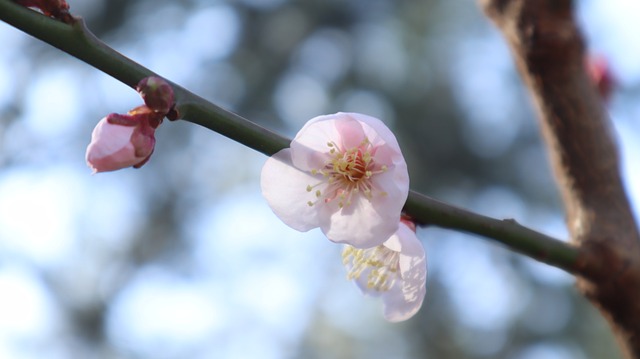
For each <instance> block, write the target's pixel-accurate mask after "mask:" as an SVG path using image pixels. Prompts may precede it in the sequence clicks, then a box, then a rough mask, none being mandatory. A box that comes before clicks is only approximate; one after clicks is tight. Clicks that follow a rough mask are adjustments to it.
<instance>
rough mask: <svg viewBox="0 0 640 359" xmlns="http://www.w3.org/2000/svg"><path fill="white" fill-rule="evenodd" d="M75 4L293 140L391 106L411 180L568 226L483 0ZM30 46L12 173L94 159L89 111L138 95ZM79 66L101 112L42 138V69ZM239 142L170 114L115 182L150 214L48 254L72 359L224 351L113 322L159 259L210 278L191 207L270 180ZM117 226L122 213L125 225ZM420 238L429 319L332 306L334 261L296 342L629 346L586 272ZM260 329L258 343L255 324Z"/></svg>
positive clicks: (302, 352) (73, 78)
mask: <svg viewBox="0 0 640 359" xmlns="http://www.w3.org/2000/svg"><path fill="white" fill-rule="evenodd" d="M69 2H70V5H71V11H72V13H74V14H77V15H81V16H83V17H85V19H86V22H87V24H88V26H89V28H91V29H92V30H93V31H95V33H96V34H97V35H98V36H99V37H101V38H102V39H104V40H105V41H106V42H107V43H109V44H110V45H111V46H114V47H115V48H116V49H118V50H119V51H121V52H123V53H124V54H125V55H127V56H130V57H132V58H133V59H134V60H136V61H139V62H140V63H142V64H143V65H145V66H149V67H150V68H151V69H152V70H154V71H158V72H159V73H160V74H162V75H164V76H167V77H168V78H170V79H172V80H174V81H176V82H178V83H180V84H182V85H184V86H185V87H187V88H189V89H191V90H192V91H194V92H196V93H199V94H201V95H202V96H204V97H205V98H208V99H210V100H211V101H213V102H215V103H217V104H220V105H222V106H224V107H226V108H228V109H230V110H232V111H234V112H237V113H239V114H241V115H243V116H244V117H247V118H249V119H251V120H253V121H256V122H258V123H260V124H262V125H263V126H266V127H269V128H272V129H274V130H277V131H281V132H283V133H286V134H288V135H290V136H291V135H293V134H294V133H295V132H296V131H297V129H298V128H300V126H301V125H302V124H303V123H304V122H305V121H306V120H307V119H309V118H311V117H314V116H316V115H318V114H325V113H332V112H336V111H357V112H363V113H367V114H370V115H373V116H377V117H379V118H382V119H384V120H385V121H386V122H387V123H389V124H390V125H391V126H392V127H393V128H394V130H395V132H396V134H397V136H398V138H399V142H400V144H401V147H402V149H403V151H404V153H405V156H406V158H407V160H408V162H409V168H410V174H411V179H412V188H414V189H416V190H419V191H421V192H423V193H426V194H428V195H431V196H433V197H436V198H439V199H443V200H446V201H449V202H451V203H454V204H456V205H459V206H463V207H467V208H470V209H473V210H477V211H480V212H482V213H485V214H489V215H493V216H499V217H514V218H516V219H517V220H518V221H520V222H522V223H524V224H526V225H529V226H532V227H534V228H538V229H540V230H542V231H546V232H549V233H551V234H554V235H558V236H561V237H562V236H565V237H566V234H565V232H564V230H563V229H562V228H563V227H562V212H561V203H560V201H559V199H558V194H557V191H556V189H555V185H554V183H553V180H552V178H551V175H550V170H549V166H548V163H547V160H546V155H545V152H544V149H543V148H542V146H541V143H540V139H539V135H538V129H537V125H536V123H535V119H534V117H533V115H532V110H531V106H530V105H529V102H528V99H527V95H526V93H525V92H524V89H523V87H522V85H521V83H520V80H519V78H518V76H517V73H516V72H515V70H514V67H513V65H512V64H511V62H510V57H509V54H508V50H507V49H506V48H505V45H504V44H503V42H502V40H501V38H500V35H499V34H498V33H497V31H495V30H494V29H493V28H492V27H491V24H490V23H489V22H488V21H487V20H486V19H484V18H483V16H482V14H480V12H479V10H478V9H477V7H476V6H475V4H473V3H471V2H468V1H463V0H455V1H454V0H440V1H437V0H422V1H408V0H402V1H393V0H353V1H348V2H346V1H338V0H313V1H311V0H310V1H302V0H300V1H295V0H291V1H287V0H236V1H231V0H229V1H227V2H224V1H216V2H210V1H196V0H190V1H166V0H161V1H148V0H141V1H124V0H112V1H104V0H102V1H73V0H71V1H69ZM3 31H7V30H3ZM187 36H191V38H188V37H187ZM14 45H15V46H16V48H21V52H20V53H15V54H14V55H12V57H11V58H12V60H13V61H14V62H13V63H14V64H15V65H14V67H13V68H12V69H11V71H10V73H8V75H9V76H10V78H11V83H13V84H14V86H13V88H12V92H11V98H10V100H8V101H5V102H4V103H2V107H0V121H1V122H0V143H2V144H3V145H0V147H1V148H2V151H1V152H2V153H1V154H0V165H1V166H2V168H3V170H4V171H10V170H11V169H12V168H16V167H23V166H34V167H36V168H38V167H43V168H50V167H52V166H53V167H55V166H56V165H57V163H60V162H63V163H67V164H68V162H69V161H71V162H73V163H74V166H75V165H77V164H78V163H80V165H82V163H81V162H82V160H81V159H80V157H79V156H78V155H77V154H79V153H83V151H84V146H85V145H86V144H87V143H88V134H89V133H90V131H91V126H93V125H94V122H93V121H91V120H87V119H92V118H93V119H96V122H97V119H99V118H100V117H102V116H103V115H105V114H106V113H109V112H124V111H126V110H127V109H128V108H129V107H133V106H134V105H135V104H136V101H137V100H136V99H135V96H134V95H131V93H132V92H131V91H130V90H129V89H127V88H126V87H125V86H121V87H119V88H118V86H119V85H117V84H114V83H112V80H110V79H107V78H106V75H102V74H99V73H97V71H96V70H94V69H91V68H90V67H88V66H85V65H83V64H81V63H79V62H78V61H76V60H72V59H69V58H68V56H67V55H65V54H63V53H59V52H58V51H57V50H55V49H52V48H50V47H48V46H47V45H44V44H40V43H38V42H36V41H32V40H24V42H23V43H18V44H14ZM4 48H5V51H11V48H10V46H9V45H5V46H4ZM60 67H63V68H65V69H72V70H71V71H66V72H65V74H66V75H65V76H67V77H64V76H63V77H62V78H61V81H65V82H68V85H69V86H72V87H73V88H75V91H77V93H78V94H79V95H78V98H79V99H80V101H81V107H80V108H78V109H77V111H78V113H77V114H76V116H77V117H79V118H82V119H83V120H82V121H81V122H79V125H77V126H76V125H74V126H67V127H66V132H63V131H62V130H61V131H59V133H58V136H57V137H54V139H51V138H49V139H47V140H46V142H44V143H43V142H42V141H43V137H42V136H39V135H38V134H37V133H35V134H34V133H33V131H30V127H28V126H25V125H20V122H21V121H23V119H22V118H23V116H24V115H25V113H28V111H29V108H28V107H29V106H36V105H38V104H34V103H32V102H29V101H27V100H26V98H27V97H28V96H29V95H28V94H29V91H32V88H33V86H35V85H34V84H36V83H37V82H38V78H39V76H42V75H43V74H46V73H47V72H48V71H52V70H51V69H52V68H60ZM106 84H108V85H106ZM106 89H117V90H116V91H115V92H111V91H107V90H106ZM123 103H124V105H123ZM114 104H117V107H116V106H114ZM129 105H130V106H129ZM58 106H65V105H64V104H59V105H58ZM127 106H129V107H127ZM63 128H65V127H63ZM239 147H240V146H239V145H235V144H233V143H229V141H227V140H226V139H223V138H222V137H221V136H219V135H217V134H213V133H210V132H207V131H205V130H204V129H201V128H196V127H195V126H192V125H190V124H187V123H181V122H177V123H165V124H163V126H162V127H161V128H160V130H159V138H158V147H157V149H156V153H155V154H154V157H153V158H152V160H151V162H150V163H149V164H147V165H146V166H145V167H144V168H143V169H142V170H139V171H130V172H129V173H125V174H123V175H106V176H105V177H104V178H100V179H97V180H99V181H115V183H116V185H117V186H121V187H128V188H129V189H130V190H131V193H135V198H133V199H131V200H132V201H133V202H135V203H136V205H135V206H136V207H135V208H134V209H133V210H131V211H133V212H135V213H138V214H137V215H136V216H134V218H136V221H135V223H128V224H126V225H125V228H124V229H123V230H122V233H121V235H120V236H121V237H123V238H121V240H118V241H116V242H113V243H112V242H110V241H108V240H105V239H104V238H102V237H101V234H100V233H99V232H96V230H95V228H94V227H92V226H90V225H83V223H82V221H83V220H82V219H80V220H78V221H77V222H74V223H76V226H77V228H76V229H75V230H76V232H77V233H78V236H79V237H80V238H81V243H83V244H82V246H81V249H80V250H78V251H77V252H75V254H74V255H73V256H72V257H71V259H70V260H69V261H67V262H65V263H62V264H58V265H56V266H53V267H44V268H37V266H36V265H35V264H34V267H36V268H35V270H36V271H37V272H38V273H40V274H39V275H40V276H41V277H42V278H43V280H44V281H45V282H46V283H47V286H48V288H49V290H50V293H51V295H52V297H53V298H55V299H54V302H55V303H56V306H57V307H58V308H59V310H61V311H62V313H63V317H64V318H65V319H64V321H65V323H66V326H65V328H66V331H65V332H64V334H63V335H61V336H59V339H56V340H60V341H62V342H64V343H65V344H64V347H65V348H67V349H65V350H62V353H63V354H60V355H59V356H60V357H65V355H67V354H68V355H70V356H68V357H71V356H72V357H87V358H88V357H105V358H106V357H132V358H133V357H145V356H148V357H155V358H162V357H167V358H169V357H175V358H178V357H217V355H216V353H217V352H216V348H209V345H208V344H207V343H206V342H207V340H210V339H211V338H204V339H202V342H201V343H197V345H195V346H196V347H199V348H205V349H199V351H196V352H190V351H189V350H191V349H184V350H180V349H178V350H177V351H176V352H152V353H149V352H145V351H144V350H141V351H138V350H137V349H136V343H127V344H125V345H123V344H122V343H121V342H117V341H115V339H114V336H113V335H110V334H108V333H109V329H108V327H109V319H108V318H107V316H108V315H109V314H108V312H109V309H110V308H113V306H114V301H115V300H116V299H117V298H118V296H119V295H120V294H121V292H122V291H124V290H125V289H126V288H127V286H128V284H129V283H130V282H131V281H132V280H134V278H136V275H138V274H139V273H140V272H141V271H142V270H143V268H149V266H153V267H160V268H165V269H166V270H168V271H171V272H173V273H175V274H176V275H177V276H181V277H184V278H191V277H198V276H202V275H203V274H202V272H200V271H199V267H198V265H196V264H194V256H197V253H196V254H194V251H196V249H197V248H195V247H194V244H193V241H192V240H191V237H193V235H192V234H191V233H192V232H191V231H192V228H189V225H190V223H192V222H193V221H191V220H190V218H194V217H198V216H199V215H200V214H201V211H202V210H203V209H204V208H207V206H208V205H209V204H210V203H215V202H216V201H219V200H221V198H224V197H225V196H227V195H228V194H229V193H234V191H240V192H246V191H255V192H256V193H257V191H258V188H259V187H258V186H257V185H256V176H257V175H258V170H259V167H260V165H261V161H262V159H261V158H260V157H259V156H258V155H256V154H253V153H251V152H250V151H245V150H243V149H241V148H239ZM221 148H223V149H225V150H223V151H222V152H224V153H220V149H221ZM225 151H226V152H225ZM69 158H72V159H69ZM65 161H67V162H65ZM109 176H111V177H109ZM114 176H121V177H114ZM247 184H249V186H248V187H247ZM116 185H112V186H115V187H117V186H116ZM69 190H72V188H70V189H69ZM116 191H117V190H116ZM232 196H233V195H232ZM103 197H104V198H103V199H106V198H109V196H108V195H106V196H103ZM116 197H117V196H116ZM115 203H116V204H114V206H118V203H119V202H115ZM94 205H95V206H100V204H99V203H98V204H94ZM127 206H130V205H127ZM140 213H141V214H140ZM247 215H251V214H247ZM114 218H115V217H114ZM98 220H101V221H103V222H104V223H105V224H104V225H105V226H118V225H121V224H118V223H111V221H112V218H109V217H103V218H99V219H94V221H98ZM92 223H93V222H92ZM419 235H420V236H421V238H423V239H424V242H425V245H426V248H427V254H428V258H429V261H430V263H429V270H430V273H429V281H428V294H427V298H426V301H425V304H424V306H423V309H422V310H421V312H420V313H419V314H418V315H417V316H416V317H415V318H414V319H412V320H410V321H408V322H406V323H402V324H398V325H392V324H388V323H384V322H383V321H381V320H380V319H379V317H380V313H378V312H373V313H371V315H370V316H369V317H367V318H357V319H356V318H352V321H351V322H350V323H345V321H347V320H346V319H344V318H342V319H336V318H335V317H332V316H331V315H330V312H327V310H324V309H322V307H323V305H325V304H323V302H325V301H331V300H333V301H335V300H339V299H335V298H334V299H330V298H328V297H331V296H332V295H336V294H335V293H337V291H338V290H339V289H338V288H344V287H343V284H335V283H334V282H336V283H337V282H339V281H344V278H343V276H342V273H341V272H340V268H334V267H329V268H332V269H328V270H327V271H328V272H327V273H326V277H327V278H331V279H325V280H326V283H325V284H324V286H325V287H326V288H333V289H326V293H325V294H318V295H317V296H316V297H315V299H314V301H315V303H316V304H315V305H314V306H313V307H312V308H315V309H314V311H313V312H312V313H309V316H310V319H308V320H307V321H305V322H304V330H303V333H304V334H303V336H302V338H301V339H300V340H299V342H297V344H295V345H291V344H288V347H287V349H286V350H285V351H284V352H285V353H287V354H286V357H292V358H365V357H366V358H456V359H462V358H514V359H529V358H551V359H554V358H615V357H617V356H618V355H619V354H617V352H616V349H615V345H614V344H613V342H612V339H611V334H610V333H609V331H608V328H607V327H606V324H605V323H604V322H603V320H602V319H601V318H600V317H599V315H598V313H597V312H596V311H595V310H594V309H593V308H592V307H591V306H590V305H589V304H588V303H587V302H586V300H584V299H583V298H582V297H581V296H580V295H579V294H577V292H576V290H575V289H574V288H573V286H572V285H571V284H572V280H571V279H570V277H569V276H566V275H563V274H561V273H558V271H555V270H554V269H551V268H547V267H546V266H544V265H542V264H538V263H535V262H534V261H532V260H530V259H528V258H523V257H521V256H519V255H516V254H512V253H510V252H509V251H506V250H504V249H503V248H501V247H500V246H498V245H495V244H493V243H490V242H485V241H484V240H483V239H479V238H475V237H472V236H468V235H464V234H459V233H451V232H447V231H443V230H439V229H435V228H426V229H422V230H420V231H419ZM218 240H223V239H220V238H211V241H218ZM223 255H224V254H223ZM261 258H263V259H262V260H266V259H264V257H261ZM336 262H337V261H336ZM467 266H468V267H467ZM478 268H482V269H483V270H482V271H478ZM238 270H242V268H239V269H238ZM220 271H221V273H224V270H223V269H220ZM204 275H206V274H204ZM215 275H219V274H215ZM215 275H214V276H215ZM321 292H322V291H321ZM332 293H333V294H332ZM254 300H256V301H259V300H260V298H259V297H256V298H255V299H254ZM376 308H377V307H376ZM378 309H379V308H378ZM347 313H348V311H347ZM358 313H360V312H358ZM247 320H248V324H246V327H247V328H250V327H251V324H250V323H251V320H250V319H247ZM238 325H240V324H238ZM247 330H249V329H247ZM233 333H238V332H237V331H234V332H233ZM238 335H241V334H238ZM247 335H249V334H247ZM217 340H221V339H219V338H218V339H217ZM246 340H247V342H246V345H248V346H251V345H253V344H252V343H254V342H252V341H251V336H248V337H247V339H246ZM254 344H255V343H254ZM255 345H258V344H255ZM274 345H275V344H274ZM203 353H204V354H203ZM207 353H208V354H207Z"/></svg>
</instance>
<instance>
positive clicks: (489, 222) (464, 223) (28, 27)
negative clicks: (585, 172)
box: [0, 0, 580, 273]
mask: <svg viewBox="0 0 640 359" xmlns="http://www.w3.org/2000/svg"><path fill="white" fill-rule="evenodd" d="M0 20H2V21H4V22H6V23H8V24H10V25H12V26H14V27H16V28H18V29H20V30H22V31H24V32H25V33H27V34H30V35H32V36H34V37H35V38H38V39H40V40H42V41H44V42H46V43H48V44H50V45H52V46H55V47H57V48H58V49H60V50H62V51H64V52H66V53H68V54H70V55H72V56H74V57H76V58H78V59H80V60H82V61H84V62H86V63H87V64H89V65H91V66H93V67H95V68H96V69H98V70H100V71H102V72H104V73H107V74H109V75H110V76H112V77H114V78H115V79H117V80H119V81H121V82H123V83H124V84H126V85H128V86H129V87H131V88H133V89H135V87H136V85H137V84H138V82H139V81H140V80H141V79H143V78H145V77H148V76H158V75H157V74H155V73H153V72H152V71H150V70H149V69H147V68H145V67H143V66H141V65H139V64H138V63H136V62H134V61H132V60H131V59H129V58H127V57H125V56H123V55H122V54H120V53H118V52H117V51H115V50H114V49H112V48H110V47H109V46H108V45H106V44H105V43H103V42H102V41H101V40H99V39H98V38H97V37H96V36H95V35H93V33H91V31H89V30H88V29H87V27H86V26H85V23H84V21H83V20H82V19H80V18H77V21H76V22H75V23H74V24H73V25H68V24H65V23H62V22H60V21H57V20H54V19H51V18H48V17H46V16H44V15H41V14H39V13H37V12H35V11H32V10H29V9H27V8H24V7H22V6H20V5H18V4H16V3H14V2H12V1H9V0H0ZM172 86H173V90H174V94H175V98H176V108H175V110H176V112H177V117H178V118H180V119H184V120H186V121H190V122H193V123H196V124H199V125H201V126H204V127H206V128H208V129H210V130H212V131H215V132H218V133H220V134H222V135H224V136H227V137H229V138H231V139H233V140H235V141H237V142H240V143H242V144H244V145H246V146H248V147H250V148H253V149H255V150H257V151H259V152H261V153H263V154H265V155H267V156H270V155H273V154H274V153H276V152H278V151H279V150H281V149H283V148H286V147H288V146H289V143H290V142H291V140H290V139H288V138H286V137H283V136H280V135H278V134H276V133H274V132H272V131H269V130H267V129H265V128H263V127H261V126H258V125H256V124H255V123H253V122H251V121H249V120H246V119H244V118H243V117H241V116H238V115H236V114H234V113H232V112H229V111H227V110H224V109H222V108H220V107H218V106H216V105H214V104H212V103H211V102H208V101H206V100H205V99H203V98H201V97H199V96H197V95H195V94H193V93H192V92H190V91H188V90H186V89H184V88H182V87H180V86H178V85H176V84H173V83H172ZM405 212H406V213H407V214H408V215H410V216H411V217H412V218H414V219H415V220H416V221H417V222H418V223H420V224H429V225H435V226H440V227H444V228H449V229H454V230H459V231H464V232H468V233H473V234H477V235H480V236H484V237H486V238H489V239H492V240H494V241H497V242H500V243H502V244H504V245H506V246H507V247H509V248H511V249H513V250H515V251H517V252H520V253H522V254H524V255H527V256H529V257H532V258H534V259H537V260H539V261H541V262H544V263H547V264H550V265H552V266H556V267H558V268H562V269H564V270H566V271H568V272H571V273H576V271H577V266H578V262H579V254H580V252H579V251H578V250H577V249H576V248H575V247H573V246H571V245H570V244H567V243H565V242H562V241H560V240H558V239H555V238H552V237H549V236H546V235H544V234H541V233H539V232H536V231H534V230H531V229H529V228H526V227H523V226H521V225H519V224H518V223H516V221H514V220H511V219H508V220H498V219H494V218H490V217H486V216H482V215H480V214H476V213H473V212H470V211H466V210H463V209H460V208H456V207H454V206H451V205H448V204H445V203H442V202H439V201H437V200H434V199H431V198H429V197H427V196H424V195H422V194H420V193H417V192H414V191H411V192H410V193H409V199H408V200H407V203H406V205H405Z"/></svg>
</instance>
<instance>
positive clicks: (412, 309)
mask: <svg viewBox="0 0 640 359" xmlns="http://www.w3.org/2000/svg"><path fill="white" fill-rule="evenodd" d="M411 225H413V223H409V224H408V223H406V222H405V221H404V220H403V221H402V222H401V223H400V226H399V227H398V230H397V231H396V233H394V234H393V235H392V236H391V237H390V238H389V239H388V240H387V241H386V242H384V243H383V244H381V245H379V246H376V247H372V248H366V249H358V248H354V247H351V246H345V248H344V250H343V252H342V262H343V263H344V265H345V267H346V268H347V272H348V275H347V277H348V278H349V279H353V280H355V283H356V284H357V285H358V288H360V290H361V291H362V292H363V293H364V294H365V295H372V296H376V297H378V296H379V297H381V298H382V301H383V304H384V317H385V319H386V320H388V321H390V322H400V321H403V320H407V319H409V318H411V317H412V316H413V315H414V314H416V313H417V312H418V310H419V309H420V307H421V306H422V301H423V300H424V296H425V293H426V279H427V261H426V256H425V252H424V248H423V246H422V244H421V243H420V241H419V240H418V238H417V237H416V234H415V225H413V227H411Z"/></svg>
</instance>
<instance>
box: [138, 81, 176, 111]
mask: <svg viewBox="0 0 640 359" xmlns="http://www.w3.org/2000/svg"><path fill="white" fill-rule="evenodd" d="M136 91H138V93H139V94H140V96H142V99H143V100H144V103H145V104H146V105H147V107H148V108H150V109H151V110H153V111H155V112H158V113H162V114H163V115H164V114H166V113H167V112H169V110H171V107H173V100H174V98H173V89H172V88H171V85H169V83H167V81H165V80H163V79H161V78H159V77H156V76H150V77H145V78H144V79H142V80H140V82H139V83H138V86H136Z"/></svg>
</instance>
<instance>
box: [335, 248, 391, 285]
mask: <svg viewBox="0 0 640 359" xmlns="http://www.w3.org/2000/svg"><path fill="white" fill-rule="evenodd" d="M399 258H400V256H399V254H398V252H396V251H393V250H391V249H389V248H387V247H385V246H383V245H379V246H376V247H373V248H366V249H358V248H355V247H352V246H346V247H345V248H344V250H343V251H342V263H343V264H344V265H345V266H346V267H347V270H348V273H347V278H348V279H349V280H351V279H359V278H360V277H361V276H362V275H364V274H365V272H366V276H367V288H368V289H373V290H375V291H378V292H386V291H388V290H389V289H391V287H392V286H393V284H394V283H395V282H396V280H398V278H399V276H400V265H399Z"/></svg>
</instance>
